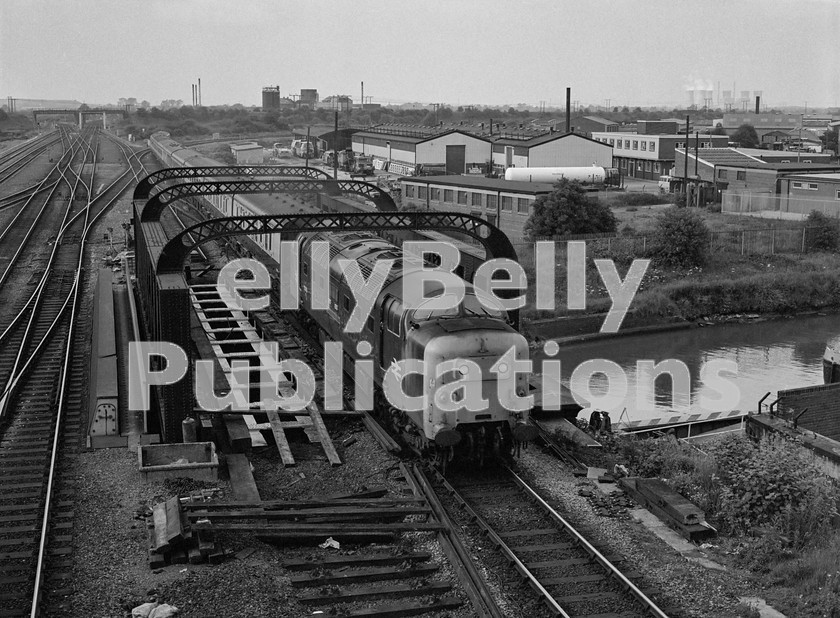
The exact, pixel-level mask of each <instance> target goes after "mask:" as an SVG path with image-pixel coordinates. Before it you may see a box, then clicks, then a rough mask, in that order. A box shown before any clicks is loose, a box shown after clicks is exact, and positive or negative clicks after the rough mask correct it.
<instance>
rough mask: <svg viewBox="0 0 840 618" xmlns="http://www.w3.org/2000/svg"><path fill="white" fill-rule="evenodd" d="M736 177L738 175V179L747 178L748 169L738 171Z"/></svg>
mask: <svg viewBox="0 0 840 618" xmlns="http://www.w3.org/2000/svg"><path fill="white" fill-rule="evenodd" d="M735 177H736V178H737V179H738V180H746V179H747V172H746V171H742V172H736V173H735Z"/></svg>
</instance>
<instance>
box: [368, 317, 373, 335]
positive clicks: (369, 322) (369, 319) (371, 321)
mask: <svg viewBox="0 0 840 618" xmlns="http://www.w3.org/2000/svg"><path fill="white" fill-rule="evenodd" d="M366 326H367V329H368V330H369V331H370V332H373V317H372V316H371V317H369V318H368V319H367V323H366Z"/></svg>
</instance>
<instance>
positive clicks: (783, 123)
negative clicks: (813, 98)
mask: <svg viewBox="0 0 840 618" xmlns="http://www.w3.org/2000/svg"><path fill="white" fill-rule="evenodd" d="M713 122H714V126H716V127H721V128H722V129H723V130H724V131H726V133H727V134H728V135H732V133H734V132H735V131H736V130H737V129H738V127H740V126H741V125H745V124H748V125H750V126H752V127H753V128H754V129H755V132H756V134H757V135H758V139H759V140H760V139H761V138H762V137H763V136H764V135H765V134H767V133H770V132H773V131H791V130H793V129H798V128H799V127H801V126H802V114H755V113H750V112H743V113H739V114H724V115H723V118H719V119H716V120H714V121H713Z"/></svg>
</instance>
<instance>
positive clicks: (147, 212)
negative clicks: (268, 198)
mask: <svg viewBox="0 0 840 618" xmlns="http://www.w3.org/2000/svg"><path fill="white" fill-rule="evenodd" d="M257 193H268V194H272V193H324V194H327V195H341V194H342V193H351V194H355V195H361V196H363V197H366V198H368V199H369V200H371V201H372V202H373V203H374V204H375V205H376V208H377V209H378V210H380V211H395V210H396V209H397V206H396V204H395V203H394V200H393V199H392V198H391V196H390V195H388V193H386V192H385V191H382V189H380V188H379V187H377V186H376V185H373V184H370V183H368V182H361V181H358V180H311V179H302V180H301V179H298V180H228V181H202V182H189V183H183V184H177V185H172V186H169V187H166V188H165V189H163V190H161V191H160V192H159V193H157V194H155V195H153V196H151V197H150V198H149V200H148V201H147V202H146V204H145V206H144V207H143V212H142V213H141V215H140V221H141V222H149V221H160V214H161V212H163V209H164V208H166V206H168V205H169V204H171V203H172V202H175V201H177V200H180V199H183V198H185V197H195V196H198V195H232V194H236V195H243V194H257Z"/></svg>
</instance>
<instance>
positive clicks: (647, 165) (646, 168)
mask: <svg viewBox="0 0 840 618" xmlns="http://www.w3.org/2000/svg"><path fill="white" fill-rule="evenodd" d="M645 171H646V172H649V171H650V161H645Z"/></svg>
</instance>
